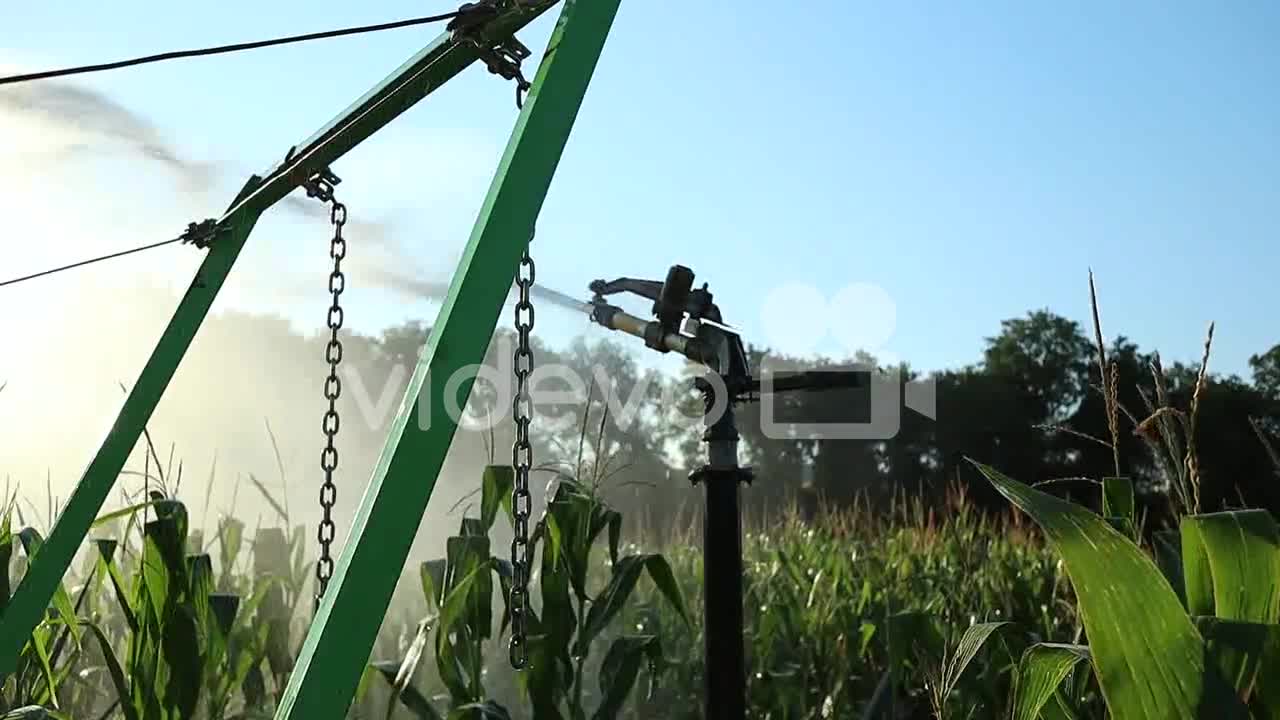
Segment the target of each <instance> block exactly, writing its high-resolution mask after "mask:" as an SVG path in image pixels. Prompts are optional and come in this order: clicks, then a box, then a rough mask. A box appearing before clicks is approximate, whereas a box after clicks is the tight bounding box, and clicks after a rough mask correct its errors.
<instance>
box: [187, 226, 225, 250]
mask: <svg viewBox="0 0 1280 720" xmlns="http://www.w3.org/2000/svg"><path fill="white" fill-rule="evenodd" d="M218 232H219V228H218V221H217V220H215V219H213V218H209V219H207V220H201V221H200V222H198V223H194V222H193V223H187V229H186V230H183V231H182V235H180V236H179V237H180V238H181V239H182V242H183V244H184V245H186V244H190V245H195V246H196V247H197V248H200V249H201V250H204V249H205V248H207V247H209V246H210V245H211V244H213V239H214V237H215V236H217V235H218Z"/></svg>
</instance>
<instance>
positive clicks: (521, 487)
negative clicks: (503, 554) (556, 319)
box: [509, 249, 534, 670]
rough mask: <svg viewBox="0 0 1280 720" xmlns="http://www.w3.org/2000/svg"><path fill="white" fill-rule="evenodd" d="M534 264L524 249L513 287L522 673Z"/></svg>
mask: <svg viewBox="0 0 1280 720" xmlns="http://www.w3.org/2000/svg"><path fill="white" fill-rule="evenodd" d="M533 279H534V265H533V258H532V257H530V256H529V251H528V249H526V250H525V252H524V255H523V256H522V257H521V258H520V269H519V274H518V275H517V279H516V284H517V285H518V286H519V290H520V299H519V300H518V301H517V302H516V312H515V316H516V333H517V341H516V352H515V376H516V392H515V398H514V400H513V401H512V405H511V417H512V420H513V421H514V422H515V426H516V440H515V444H513V445H512V446H511V466H512V468H513V469H514V471H515V485H514V487H513V489H512V491H511V509H512V515H513V516H514V523H513V525H514V528H513V529H514V536H513V538H512V540H511V570H512V572H511V574H512V578H511V601H510V606H511V643H510V646H509V650H510V657H511V667H513V668H515V669H516V670H523V669H524V667H525V665H526V664H527V663H528V659H529V658H528V645H527V643H528V638H527V636H526V631H527V627H526V623H527V620H528V610H529V515H530V514H531V513H532V511H533V498H532V496H531V495H530V494H529V470H530V469H531V468H532V466H533V446H532V445H531V444H530V443H529V424H530V422H531V420H532V416H533V399H532V398H531V397H530V395H529V376H530V375H532V374H533V350H532V349H531V348H530V346H529V336H530V333H531V332H532V331H533V303H532V302H530V301H529V290H530V288H532V287H533Z"/></svg>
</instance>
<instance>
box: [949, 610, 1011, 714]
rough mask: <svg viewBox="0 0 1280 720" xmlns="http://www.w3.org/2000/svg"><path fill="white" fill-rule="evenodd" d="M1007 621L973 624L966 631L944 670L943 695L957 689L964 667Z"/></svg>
mask: <svg viewBox="0 0 1280 720" xmlns="http://www.w3.org/2000/svg"><path fill="white" fill-rule="evenodd" d="M1008 624H1009V623H1005V622H988V623H978V624H976V625H971V626H969V628H968V629H967V630H965V631H964V636H963V637H961V638H960V644H959V645H958V646H957V647H956V652H955V654H954V655H952V656H951V659H950V661H949V662H947V665H946V667H945V668H944V669H943V671H942V697H943V698H946V697H947V696H949V695H951V692H952V691H953V690H955V688H956V685H957V684H959V682H960V676H961V675H963V674H964V669H965V668H966V667H968V666H969V663H970V662H972V661H973V658H974V656H976V655H977V654H978V651H979V650H981V649H982V646H983V645H984V644H986V642H987V638H990V637H991V634H992V633H994V632H995V631H997V630H999V629H1000V628H1002V627H1004V626H1006V625H1008Z"/></svg>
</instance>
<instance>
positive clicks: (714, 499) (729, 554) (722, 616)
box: [692, 381, 751, 720]
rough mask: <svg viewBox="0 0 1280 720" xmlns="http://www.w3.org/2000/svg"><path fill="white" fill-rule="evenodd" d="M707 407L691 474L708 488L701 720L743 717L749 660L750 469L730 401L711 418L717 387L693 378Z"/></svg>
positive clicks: (704, 535) (704, 532)
mask: <svg viewBox="0 0 1280 720" xmlns="http://www.w3.org/2000/svg"><path fill="white" fill-rule="evenodd" d="M695 385H696V387H697V388H698V389H699V390H700V391H701V392H702V395H703V403H704V405H705V409H706V413H707V414H706V417H705V423H706V425H707V429H706V433H705V435H704V436H703V439H704V440H706V442H707V464H706V465H704V466H703V467H702V468H700V469H699V470H698V471H697V472H695V473H694V474H693V477H692V479H693V481H694V483H700V484H702V485H704V486H705V487H706V503H705V505H704V509H703V517H702V597H703V638H704V648H703V649H704V656H703V657H704V661H705V667H704V668H703V677H704V690H705V693H706V694H705V695H704V696H703V697H704V702H705V711H704V715H703V717H704V718H705V720H745V718H746V702H747V698H746V695H747V662H746V652H745V650H744V648H743V624H744V623H743V614H744V613H743V608H742V602H743V590H742V514H741V510H740V508H739V507H738V484H739V483H742V482H750V480H751V471H750V470H747V469H745V468H742V467H740V466H739V465H738V439H739V438H738V429H737V427H736V426H735V425H734V417H733V409H734V408H733V406H734V403H733V402H732V400H730V401H729V402H728V403H726V404H725V407H724V409H723V412H721V413H720V414H719V415H718V416H712V414H711V413H712V411H713V410H714V409H715V405H716V402H715V401H716V397H715V388H714V386H713V385H712V384H711V383H707V382H705V381H695Z"/></svg>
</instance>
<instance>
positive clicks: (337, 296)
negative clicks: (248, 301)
mask: <svg viewBox="0 0 1280 720" xmlns="http://www.w3.org/2000/svg"><path fill="white" fill-rule="evenodd" d="M325 194H327V195H328V198H327V199H328V200H330V201H332V207H331V209H330V213H329V219H330V221H331V222H332V223H333V240H332V241H331V242H330V244H329V257H330V258H332V259H333V272H331V273H329V292H330V294H332V296H333V303H332V304H331V305H330V306H329V317H328V326H329V343H328V345H326V346H325V351H324V356H325V360H326V361H327V362H328V363H329V377H327V378H325V381H324V397H325V399H326V400H328V401H329V409H328V410H326V411H325V414H324V422H323V423H322V424H321V428H322V429H323V431H324V435H325V438H326V444H325V447H324V450H322V451H321V452H320V467H321V469H323V470H324V484H323V485H321V486H320V511H321V513H322V517H321V520H320V527H319V530H318V532H317V539H318V540H319V541H320V559H319V560H318V561H317V562H316V607H319V605H320V599H321V598H323V597H324V593H325V590H327V589H328V587H329V579H330V578H332V577H333V556H332V554H331V553H330V548H331V546H332V545H333V538H334V534H335V527H334V524H333V506H334V503H335V502H336V501H337V499H338V488H337V486H336V485H334V483H333V471H334V470H336V469H337V467H338V450H337V448H336V447H334V444H333V439H334V437H335V436H336V435H337V434H338V428H339V426H340V421H339V418H338V407H337V405H338V397H339V396H341V395H342V379H341V378H339V377H338V364H339V363H341V362H342V341H341V340H339V339H338V331H339V330H341V329H342V320H343V310H342V303H341V296H342V291H343V290H345V289H346V286H347V280H346V276H345V275H343V273H342V259H343V258H345V257H346V256H347V241H346V238H344V237H343V236H342V228H343V226H345V225H346V224H347V206H346V205H343V204H342V203H340V202H338V201H337V200H333V195H332V188H331V187H330V188H329V191H328V192H327V193H324V194H322V195H321V197H323V196H324V195H325Z"/></svg>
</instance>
